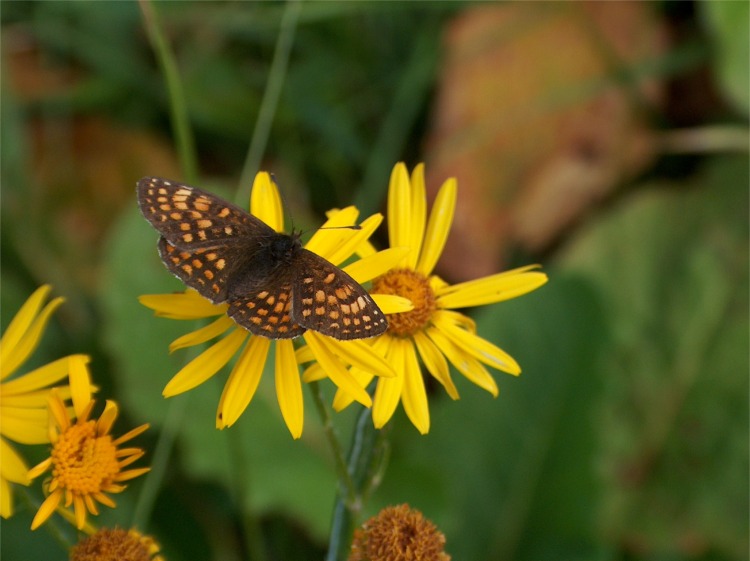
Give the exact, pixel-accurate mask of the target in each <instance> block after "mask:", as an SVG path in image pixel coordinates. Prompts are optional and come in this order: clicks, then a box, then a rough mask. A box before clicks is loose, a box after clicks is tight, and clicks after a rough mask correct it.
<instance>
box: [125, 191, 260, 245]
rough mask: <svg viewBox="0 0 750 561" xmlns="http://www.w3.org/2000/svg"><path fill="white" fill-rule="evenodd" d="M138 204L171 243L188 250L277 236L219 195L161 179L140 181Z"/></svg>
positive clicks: (256, 219) (255, 218) (253, 217)
mask: <svg viewBox="0 0 750 561" xmlns="http://www.w3.org/2000/svg"><path fill="white" fill-rule="evenodd" d="M138 205H139V206H140V208H141V212H142V213H143V215H144V216H145V217H146V219H147V220H148V221H149V222H150V223H151V225H152V226H153V227H154V228H156V230H157V231H158V232H159V233H160V234H161V235H162V236H163V237H164V238H166V240H167V241H168V242H169V243H170V244H172V245H173V246H175V247H177V248H179V249H182V250H186V251H193V250H195V249H197V248H211V247H223V246H224V245H226V244H228V243H229V244H231V243H242V241H243V240H247V239H248V238H253V237H254V238H258V237H263V236H268V235H272V234H273V233H274V231H273V229H272V228H271V227H270V226H268V225H267V224H265V223H263V221H261V220H260V219H258V218H257V217H255V216H253V215H251V214H249V213H247V212H245V211H244V210H242V209H240V208H238V207H236V206H235V205H233V204H231V203H229V202H227V201H225V200H224V199H222V198H220V197H217V196H216V195H213V194H211V193H207V192H205V191H201V190H200V189H196V188H195V187H188V186H187V185H182V184H180V183H176V182H174V181H169V180H167V179H161V178H159V177H144V178H143V179H141V180H140V181H139V182H138Z"/></svg>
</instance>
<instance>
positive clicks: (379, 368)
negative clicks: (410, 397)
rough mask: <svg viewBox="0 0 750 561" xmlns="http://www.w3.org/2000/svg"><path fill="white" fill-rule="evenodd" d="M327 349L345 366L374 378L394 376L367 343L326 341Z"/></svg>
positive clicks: (390, 368) (358, 341) (381, 357)
mask: <svg viewBox="0 0 750 561" xmlns="http://www.w3.org/2000/svg"><path fill="white" fill-rule="evenodd" d="M326 342H327V343H328V345H327V346H328V348H330V349H331V351H333V354H335V355H336V356H337V357H339V358H340V359H342V360H343V361H344V362H345V363H346V364H351V365H352V366H356V367H357V368H361V369H362V370H367V371H369V372H372V373H373V374H375V375H376V376H386V377H388V376H395V375H396V372H394V370H393V367H392V366H391V365H390V364H388V361H386V360H385V359H384V358H383V356H382V355H379V354H378V353H377V352H376V351H375V350H374V349H373V348H372V346H371V345H370V344H369V343H366V342H365V341H362V340H356V339H355V340H351V341H337V340H335V339H328V340H327V341H326Z"/></svg>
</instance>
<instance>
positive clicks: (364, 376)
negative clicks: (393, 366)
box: [332, 368, 374, 412]
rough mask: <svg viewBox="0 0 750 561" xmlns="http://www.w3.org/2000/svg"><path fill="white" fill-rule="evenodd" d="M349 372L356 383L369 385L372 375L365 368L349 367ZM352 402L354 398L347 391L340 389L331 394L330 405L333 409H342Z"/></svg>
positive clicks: (362, 385) (364, 385) (361, 385)
mask: <svg viewBox="0 0 750 561" xmlns="http://www.w3.org/2000/svg"><path fill="white" fill-rule="evenodd" d="M349 372H350V374H351V375H352V377H353V378H354V380H356V382H357V384H358V385H359V386H360V387H363V388H366V387H367V386H369V385H370V382H372V379H373V378H374V376H373V375H372V373H371V372H367V371H365V370H362V369H360V368H351V369H350V370H349ZM353 402H354V399H353V398H352V396H350V395H349V394H348V393H346V392H345V391H344V390H342V389H340V388H339V389H338V390H336V395H335V396H333V404H332V407H333V409H334V411H337V412H339V411H343V410H344V409H345V408H346V407H348V406H349V405H351V404H352V403H353Z"/></svg>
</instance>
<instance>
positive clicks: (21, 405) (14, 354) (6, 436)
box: [0, 285, 88, 518]
mask: <svg viewBox="0 0 750 561" xmlns="http://www.w3.org/2000/svg"><path fill="white" fill-rule="evenodd" d="M50 290H51V288H50V286H49V285H44V286H42V287H40V288H38V289H37V290H36V291H35V292H34V294H32V295H31V296H30V297H29V299H28V300H27V301H26V303H25V304H24V305H23V306H22V307H21V309H20V310H19V311H18V313H17V314H16V315H15V317H14V318H13V320H12V321H11V322H10V324H9V325H8V328H7V329H6V330H5V333H3V336H2V339H0V458H2V463H0V516H2V517H3V518H8V517H9V516H11V514H13V502H12V494H11V493H12V488H11V483H18V484H21V485H28V484H29V483H30V482H31V480H30V479H29V478H28V477H27V472H28V470H29V468H28V466H27V465H26V463H25V462H24V460H23V458H22V457H21V455H20V454H19V453H18V452H16V450H15V449H14V448H13V446H11V444H10V441H13V442H17V443H19V444H46V443H49V436H48V432H47V416H48V414H47V396H48V394H49V391H50V387H51V386H53V385H55V384H58V383H61V381H63V380H65V379H66V378H67V377H68V364H69V362H68V359H69V357H66V358H61V359H59V360H56V361H54V362H51V363H49V364H47V365H45V366H42V367H40V368H37V369H35V370H32V371H30V372H27V373H26V374H23V375H21V376H16V377H15V378H12V376H13V374H14V373H15V372H16V371H17V370H18V369H19V368H20V367H21V365H22V364H23V363H24V362H25V361H26V359H28V357H29V356H30V355H31V353H32V352H34V349H36V347H37V346H38V344H39V341H40V340H41V338H42V334H43V333H44V329H45V327H46V326H47V323H48V322H49V319H50V317H51V316H52V313H53V312H54V311H55V310H56V309H57V308H58V307H59V306H60V304H62V303H63V299H62V298H59V297H58V298H54V299H53V300H51V301H50V302H48V303H47V304H46V305H45V306H44V307H42V306H43V304H44V301H45V300H46V298H47V296H48V294H49V292H50ZM78 359H79V360H88V359H87V358H86V357H83V356H82V355H78ZM60 395H61V396H62V397H63V398H68V397H70V390H69V388H68V386H62V387H60Z"/></svg>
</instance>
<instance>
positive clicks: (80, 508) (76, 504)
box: [73, 495, 87, 530]
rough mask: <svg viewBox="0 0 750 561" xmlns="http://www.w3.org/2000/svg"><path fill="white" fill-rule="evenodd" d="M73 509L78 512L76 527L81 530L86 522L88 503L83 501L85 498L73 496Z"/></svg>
mask: <svg viewBox="0 0 750 561" xmlns="http://www.w3.org/2000/svg"><path fill="white" fill-rule="evenodd" d="M73 511H74V512H75V513H76V528H78V529H79V530H80V529H81V528H83V525H84V524H86V514H87V510H86V504H85V503H84V502H83V499H82V498H81V497H80V496H78V495H75V496H74V497H73Z"/></svg>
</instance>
